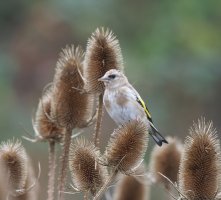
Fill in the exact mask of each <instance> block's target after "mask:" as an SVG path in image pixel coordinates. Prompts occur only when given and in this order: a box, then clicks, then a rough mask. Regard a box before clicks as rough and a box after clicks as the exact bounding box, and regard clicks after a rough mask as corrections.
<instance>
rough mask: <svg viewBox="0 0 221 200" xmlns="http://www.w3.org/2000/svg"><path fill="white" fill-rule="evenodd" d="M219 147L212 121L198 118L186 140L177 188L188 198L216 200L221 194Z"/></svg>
mask: <svg viewBox="0 0 221 200" xmlns="http://www.w3.org/2000/svg"><path fill="white" fill-rule="evenodd" d="M220 164H221V157H220V144H219V140H218V138H217V135H216V130H215V129H214V128H213V124H212V122H208V123H206V122H205V119H200V120H199V121H198V124H194V125H193V127H192V128H191V129H190V136H188V137H187V138H186V140H185V145H184V153H183V156H182V158H181V163H180V170H179V187H180V190H181V192H182V194H184V195H185V196H186V197H187V198H188V199H191V200H192V199H194V200H195V199H215V196H216V194H217V193H219V192H220V189H221V188H220V183H221V179H220V176H221V171H220Z"/></svg>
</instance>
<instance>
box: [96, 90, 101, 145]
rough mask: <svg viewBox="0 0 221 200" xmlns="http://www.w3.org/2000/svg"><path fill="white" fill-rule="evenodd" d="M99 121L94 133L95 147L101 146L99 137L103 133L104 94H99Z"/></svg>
mask: <svg viewBox="0 0 221 200" xmlns="http://www.w3.org/2000/svg"><path fill="white" fill-rule="evenodd" d="M97 109H98V110H97V121H96V125H95V133H94V145H95V147H98V146H99V137H100V134H101V121H102V116H103V94H100V95H99V100H98V108H97Z"/></svg>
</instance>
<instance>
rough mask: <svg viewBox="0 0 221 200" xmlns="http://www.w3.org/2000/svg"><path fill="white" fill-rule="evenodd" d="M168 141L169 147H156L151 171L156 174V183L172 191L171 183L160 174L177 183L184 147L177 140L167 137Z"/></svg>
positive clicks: (152, 155) (152, 156)
mask: <svg viewBox="0 0 221 200" xmlns="http://www.w3.org/2000/svg"><path fill="white" fill-rule="evenodd" d="M166 140H167V141H168V145H164V146H162V147H158V146H155V147H154V149H153V151H152V153H151V161H150V169H151V172H153V173H154V176H155V178H156V181H157V182H158V183H162V184H164V186H165V187H166V188H167V189H170V183H169V182H168V181H167V180H166V179H165V178H164V177H162V176H161V175H160V174H159V172H160V173H161V174H163V175H164V176H166V177H167V178H169V179H170V180H171V181H172V182H173V183H174V182H177V179H178V171H179V165H180V159H181V155H182V152H183V145H182V144H181V142H180V141H179V140H177V139H176V138H172V137H166Z"/></svg>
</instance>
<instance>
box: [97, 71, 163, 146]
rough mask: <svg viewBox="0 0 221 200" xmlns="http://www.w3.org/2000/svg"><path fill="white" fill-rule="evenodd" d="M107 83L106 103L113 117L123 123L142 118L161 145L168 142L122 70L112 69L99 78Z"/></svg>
mask: <svg viewBox="0 0 221 200" xmlns="http://www.w3.org/2000/svg"><path fill="white" fill-rule="evenodd" d="M99 80H100V81H103V82H104V84H105V92H104V105H105V108H106V110H107V112H108V114H109V115H110V116H111V118H112V119H113V120H114V121H115V122H116V123H117V124H118V125H122V124H124V123H126V122H128V121H130V120H142V121H144V122H145V123H146V124H147V126H148V129H149V134H150V135H151V136H152V137H153V139H154V140H155V142H156V143H157V144H158V145H159V146H161V145H162V143H163V142H164V143H167V141H166V140H165V138H164V137H163V136H162V135H161V134H160V133H159V132H158V130H157V129H156V128H155V126H154V125H153V121H152V118H151V115H150V112H149V110H148V109H147V107H146V105H145V103H144V101H143V100H142V98H141V97H140V95H139V94H138V92H137V91H136V90H135V89H134V88H133V86H132V85H131V84H130V83H129V82H128V80H127V77H126V76H125V75H124V74H123V73H122V72H120V71H118V70H115V69H112V70H109V71H108V72H106V74H105V75H104V76H103V77H102V78H100V79H99Z"/></svg>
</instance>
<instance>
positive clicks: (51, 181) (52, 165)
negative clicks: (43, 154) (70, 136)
mask: <svg viewBox="0 0 221 200" xmlns="http://www.w3.org/2000/svg"><path fill="white" fill-rule="evenodd" d="M48 162H49V172H48V200H54V188H55V187H54V185H55V169H56V155H55V141H50V142H49V155H48Z"/></svg>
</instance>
